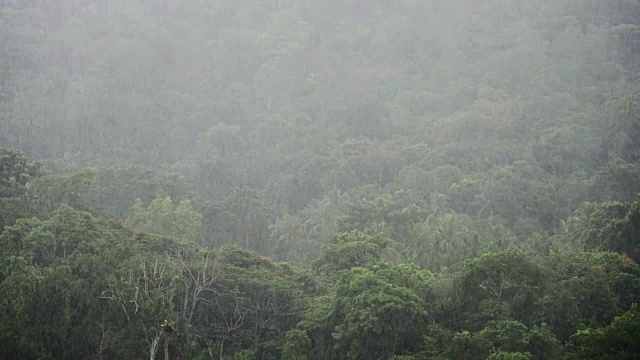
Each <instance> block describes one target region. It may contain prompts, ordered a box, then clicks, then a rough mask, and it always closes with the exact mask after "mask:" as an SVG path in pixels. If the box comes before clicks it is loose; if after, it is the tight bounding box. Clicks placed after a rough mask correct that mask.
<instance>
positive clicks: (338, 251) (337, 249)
mask: <svg viewBox="0 0 640 360" xmlns="http://www.w3.org/2000/svg"><path fill="white" fill-rule="evenodd" d="M391 245H392V241H391V240H389V239H387V238H385V237H384V236H382V235H378V236H371V235H369V234H367V233H364V232H361V231H358V230H353V231H350V232H344V233H340V234H338V236H336V237H335V238H334V239H333V240H332V241H331V242H330V243H329V244H326V245H324V246H323V247H322V255H320V258H319V259H318V260H316V261H315V262H314V263H313V266H314V268H316V269H318V271H320V272H322V273H326V274H331V273H334V272H336V271H340V270H348V269H351V268H354V267H363V266H366V265H368V264H371V263H374V262H377V261H381V260H390V259H388V257H387V256H386V255H387V252H388V251H389V250H392V248H390V246H391Z"/></svg>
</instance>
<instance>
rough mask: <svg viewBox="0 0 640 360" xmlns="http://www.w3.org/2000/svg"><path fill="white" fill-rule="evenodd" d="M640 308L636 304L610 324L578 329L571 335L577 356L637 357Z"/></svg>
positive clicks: (597, 357) (639, 351)
mask: <svg viewBox="0 0 640 360" xmlns="http://www.w3.org/2000/svg"><path fill="white" fill-rule="evenodd" d="M639 336H640V310H639V309H638V306H637V305H634V306H633V307H632V308H631V310H629V311H627V312H626V313H624V314H623V315H622V316H620V317H616V318H615V319H614V320H613V322H611V324H610V325H607V326H606V327H604V328H600V329H586V330H581V331H578V332H577V333H576V334H575V335H574V336H572V337H571V345H572V347H573V348H574V350H575V354H576V358H580V359H585V360H588V359H635V358H637V357H638V356H639V355H640V347H639V346H638V340H637V339H638V337H639Z"/></svg>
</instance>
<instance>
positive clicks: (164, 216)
mask: <svg viewBox="0 0 640 360" xmlns="http://www.w3.org/2000/svg"><path fill="white" fill-rule="evenodd" d="M126 224H127V226H130V227H132V228H134V229H137V230H141V231H145V232H149V233H153V234H162V235H166V236H174V237H177V238H182V239H187V240H192V241H198V239H199V237H200V227H201V226H202V215H201V214H200V213H198V212H197V211H196V210H194V209H193V207H192V206H191V200H189V199H183V200H181V201H180V202H179V203H178V204H177V205H176V206H174V205H173V201H172V200H171V198H170V197H168V196H167V197H165V198H161V197H158V198H155V199H154V200H153V201H151V203H150V204H149V206H148V207H145V206H144V204H143V202H142V200H140V199H137V200H136V201H135V202H134V203H133V209H132V213H131V217H130V218H129V219H128V220H127V223H126Z"/></svg>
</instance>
